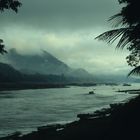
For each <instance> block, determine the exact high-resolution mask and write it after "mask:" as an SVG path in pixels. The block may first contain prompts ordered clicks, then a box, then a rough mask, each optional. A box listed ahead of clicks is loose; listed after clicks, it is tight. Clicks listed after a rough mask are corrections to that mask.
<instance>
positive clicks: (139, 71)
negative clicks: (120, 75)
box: [127, 66, 140, 77]
mask: <svg viewBox="0 0 140 140" xmlns="http://www.w3.org/2000/svg"><path fill="white" fill-rule="evenodd" d="M130 75H136V76H140V66H137V67H136V68H134V69H133V70H131V71H130V72H129V74H128V75H127V76H128V77H129V76H130Z"/></svg>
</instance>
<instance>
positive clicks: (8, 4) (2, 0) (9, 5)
mask: <svg viewBox="0 0 140 140" xmlns="http://www.w3.org/2000/svg"><path fill="white" fill-rule="evenodd" d="M20 6H21V3H20V2H19V1H18V0H0V12H4V11H5V10H10V9H11V10H13V11H15V12H16V13H17V12H18V8H19V7H20ZM4 47H5V45H4V44H3V40H2V39H0V53H1V54H4V53H7V51H6V50H5V49H4Z"/></svg>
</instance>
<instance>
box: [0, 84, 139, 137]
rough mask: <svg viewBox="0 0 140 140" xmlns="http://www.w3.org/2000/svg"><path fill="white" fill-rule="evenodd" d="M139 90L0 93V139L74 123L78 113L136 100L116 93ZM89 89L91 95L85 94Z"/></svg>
mask: <svg viewBox="0 0 140 140" xmlns="http://www.w3.org/2000/svg"><path fill="white" fill-rule="evenodd" d="M139 87H140V85H139V84H133V85H132V86H122V85H118V86H110V85H108V86H107V85H99V86H93V87H78V86H71V87H69V88H54V89H35V90H17V91H3V92H0V137H2V136H6V135H7V134H10V133H13V132H15V131H21V132H22V133H28V132H31V131H33V130H36V128H37V127H39V126H42V125H46V124H52V123H67V122H69V121H73V120H76V119H77V118H76V116H77V114H79V113H87V112H94V111H95V110H97V109H100V108H103V107H108V106H109V104H110V103H117V102H123V101H126V100H128V99H129V98H132V97H133V96H136V95H130V94H127V93H121V92H116V91H117V90H119V89H139ZM93 89H94V91H95V94H91V95H90V94H88V92H89V91H91V90H93Z"/></svg>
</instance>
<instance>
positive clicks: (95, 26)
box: [0, 0, 130, 74]
mask: <svg viewBox="0 0 140 140" xmlns="http://www.w3.org/2000/svg"><path fill="white" fill-rule="evenodd" d="M21 2H22V3H23V5H22V7H21V8H20V9H19V12H18V14H15V13H14V12H11V11H6V12H4V13H2V14H0V19H1V21H0V30H1V31H0V38H2V39H4V42H5V45H6V49H10V48H16V49H17V50H18V52H20V53H22V54H25V53H28V54H32V53H33V54H34V53H40V52H41V50H46V51H48V52H50V53H51V54H53V55H54V56H56V57H57V58H58V59H60V60H62V61H63V62H65V63H66V64H68V65H69V66H71V67H73V68H85V69H86V70H88V71H89V72H91V73H96V72H98V73H101V72H102V73H112V74H118V73H126V72H128V71H129V69H130V68H129V67H128V66H127V63H126V61H125V57H126V56H127V55H128V53H127V52H126V51H123V52H122V51H121V50H115V47H114V46H115V45H107V44H106V43H105V42H99V41H97V40H95V39H94V38H95V37H96V36H97V35H99V34H100V33H102V32H104V31H106V30H108V29H112V27H111V25H112V24H111V23H109V22H108V21H107V20H108V18H109V17H110V16H112V15H114V14H116V13H118V12H119V10H120V8H121V7H120V5H119V4H118V1H117V0H22V1H21Z"/></svg>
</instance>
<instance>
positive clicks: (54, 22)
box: [1, 0, 119, 30]
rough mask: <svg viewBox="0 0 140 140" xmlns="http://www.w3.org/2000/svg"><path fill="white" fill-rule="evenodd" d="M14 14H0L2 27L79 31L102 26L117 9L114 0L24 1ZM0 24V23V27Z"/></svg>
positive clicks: (116, 3)
mask: <svg viewBox="0 0 140 140" xmlns="http://www.w3.org/2000/svg"><path fill="white" fill-rule="evenodd" d="M22 3H23V6H22V7H21V8H20V9H19V13H18V14H14V13H11V12H6V13H3V15H1V19H2V20H1V21H2V23H3V26H4V25H5V22H6V24H9V25H10V24H17V26H20V24H21V25H23V26H35V27H38V28H41V27H43V28H46V29H54V30H55V29H60V30H61V29H62V28H63V29H64V28H65V29H67V30H68V29H79V28H80V29H83V28H92V27H93V26H99V25H101V26H103V25H104V24H106V20H107V19H108V18H109V16H111V15H113V14H115V13H116V12H117V11H118V9H119V6H118V2H117V0H71V1H68V0H39V1H38V0H36V1H35V0H24V1H22ZM2 23H1V24H2Z"/></svg>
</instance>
